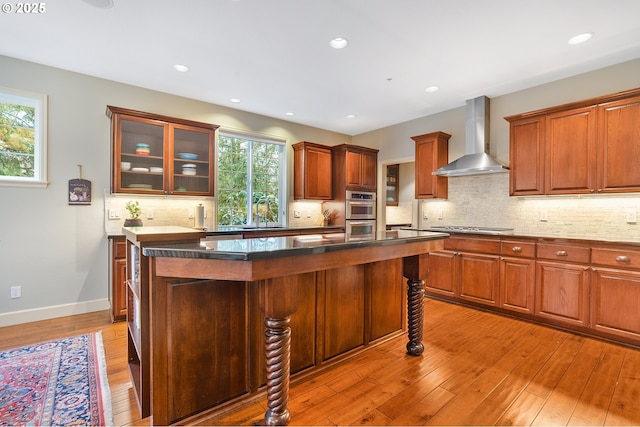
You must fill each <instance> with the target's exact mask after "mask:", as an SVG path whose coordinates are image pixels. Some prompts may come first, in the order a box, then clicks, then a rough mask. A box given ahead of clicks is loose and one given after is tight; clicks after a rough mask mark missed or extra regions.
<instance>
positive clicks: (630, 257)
mask: <svg viewBox="0 0 640 427" xmlns="http://www.w3.org/2000/svg"><path fill="white" fill-rule="evenodd" d="M591 262H592V263H593V264H598V265H606V266H610V267H618V268H640V251H634V250H630V249H604V248H593V249H591Z"/></svg>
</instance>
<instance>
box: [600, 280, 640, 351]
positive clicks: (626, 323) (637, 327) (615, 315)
mask: <svg viewBox="0 0 640 427" xmlns="http://www.w3.org/2000/svg"><path fill="white" fill-rule="evenodd" d="M591 277H592V285H591V286H592V296H591V327H592V328H594V329H595V330H597V331H601V332H606V333H609V334H614V335H617V336H621V337H625V338H631V339H633V340H636V341H637V340H640V316H638V313H640V273H638V272H637V271H625V270H614V269H604V268H596V269H594V270H593V273H592V276H591Z"/></svg>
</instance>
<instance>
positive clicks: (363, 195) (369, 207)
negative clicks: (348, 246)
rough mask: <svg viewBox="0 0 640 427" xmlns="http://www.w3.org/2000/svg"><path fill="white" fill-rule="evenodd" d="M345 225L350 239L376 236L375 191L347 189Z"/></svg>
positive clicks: (364, 238) (365, 238) (366, 238)
mask: <svg viewBox="0 0 640 427" xmlns="http://www.w3.org/2000/svg"><path fill="white" fill-rule="evenodd" d="M344 226H345V232H346V233H347V238H348V239H349V240H368V239H374V238H375V235H376V193H375V192H368V191H349V190H347V192H346V197H345V224H344Z"/></svg>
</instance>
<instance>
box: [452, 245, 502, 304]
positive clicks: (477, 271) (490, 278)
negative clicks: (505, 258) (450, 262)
mask: <svg viewBox="0 0 640 427" xmlns="http://www.w3.org/2000/svg"><path fill="white" fill-rule="evenodd" d="M499 271H500V257H499V256H498V255H487V254H474V253H466V252H462V253H460V254H459V256H458V275H459V282H460V284H459V286H460V298H461V299H463V300H468V301H473V302H476V303H480V304H484V305H493V306H496V305H498V292H499V289H500V288H499V278H500V275H499Z"/></svg>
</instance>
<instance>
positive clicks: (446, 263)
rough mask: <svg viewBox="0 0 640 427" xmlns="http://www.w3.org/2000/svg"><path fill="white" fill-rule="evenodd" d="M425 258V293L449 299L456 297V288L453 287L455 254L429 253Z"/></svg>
mask: <svg viewBox="0 0 640 427" xmlns="http://www.w3.org/2000/svg"><path fill="white" fill-rule="evenodd" d="M427 256H428V262H427V264H428V266H429V271H428V273H427V274H425V275H424V277H426V283H425V289H426V291H427V292H432V293H436V294H441V295H447V296H450V297H456V296H458V295H459V292H458V288H457V287H456V286H455V283H456V276H455V272H456V256H455V252H451V251H438V252H430V253H429V254H428V255H427Z"/></svg>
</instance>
